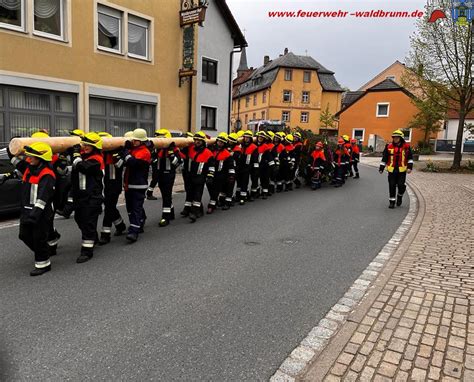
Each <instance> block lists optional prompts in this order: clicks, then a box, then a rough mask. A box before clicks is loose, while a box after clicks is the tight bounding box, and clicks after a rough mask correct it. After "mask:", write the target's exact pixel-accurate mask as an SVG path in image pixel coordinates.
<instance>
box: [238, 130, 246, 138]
mask: <svg viewBox="0 0 474 382" xmlns="http://www.w3.org/2000/svg"><path fill="white" fill-rule="evenodd" d="M244 134H245V132H244V131H243V130H239V131H237V136H238V137H239V138H242V137H243V136H244Z"/></svg>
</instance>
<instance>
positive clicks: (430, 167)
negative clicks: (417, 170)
mask: <svg viewBox="0 0 474 382" xmlns="http://www.w3.org/2000/svg"><path fill="white" fill-rule="evenodd" d="M423 171H424V172H439V166H438V165H436V164H434V163H433V161H428V162H427V163H426V168H424V169H423Z"/></svg>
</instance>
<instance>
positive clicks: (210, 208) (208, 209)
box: [207, 205, 215, 215]
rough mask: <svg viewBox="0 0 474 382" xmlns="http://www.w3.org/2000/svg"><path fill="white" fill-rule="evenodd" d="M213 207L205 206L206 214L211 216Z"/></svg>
mask: <svg viewBox="0 0 474 382" xmlns="http://www.w3.org/2000/svg"><path fill="white" fill-rule="evenodd" d="M214 209H215V207H213V206H211V205H209V206H207V214H208V215H211V214H212V213H213V212H214Z"/></svg>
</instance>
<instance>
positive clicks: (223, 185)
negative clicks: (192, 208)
mask: <svg viewBox="0 0 474 382" xmlns="http://www.w3.org/2000/svg"><path fill="white" fill-rule="evenodd" d="M228 142H229V139H228V136H227V134H226V133H219V135H218V136H217V138H216V148H215V151H214V152H213V154H214V160H215V172H214V179H213V181H212V182H209V183H208V185H207V187H208V191H209V197H210V200H209V204H208V206H207V213H208V214H212V213H213V212H214V211H215V209H216V207H217V206H221V207H222V209H223V210H228V209H229V208H230V204H231V202H232V197H230V196H229V197H228V196H227V191H228V187H229V183H233V182H234V181H235V165H234V159H233V158H232V154H231V152H230V151H229V150H228V148H227V144H228Z"/></svg>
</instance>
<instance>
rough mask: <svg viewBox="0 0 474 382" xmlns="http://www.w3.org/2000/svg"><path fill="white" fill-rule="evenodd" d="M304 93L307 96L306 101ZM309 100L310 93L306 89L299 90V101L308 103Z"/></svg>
mask: <svg viewBox="0 0 474 382" xmlns="http://www.w3.org/2000/svg"><path fill="white" fill-rule="evenodd" d="M305 93H307V96H308V99H307V100H306V101H305V100H304V97H305ZM309 100H310V93H309V91H308V90H303V91H302V92H301V102H302V103H309Z"/></svg>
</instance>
